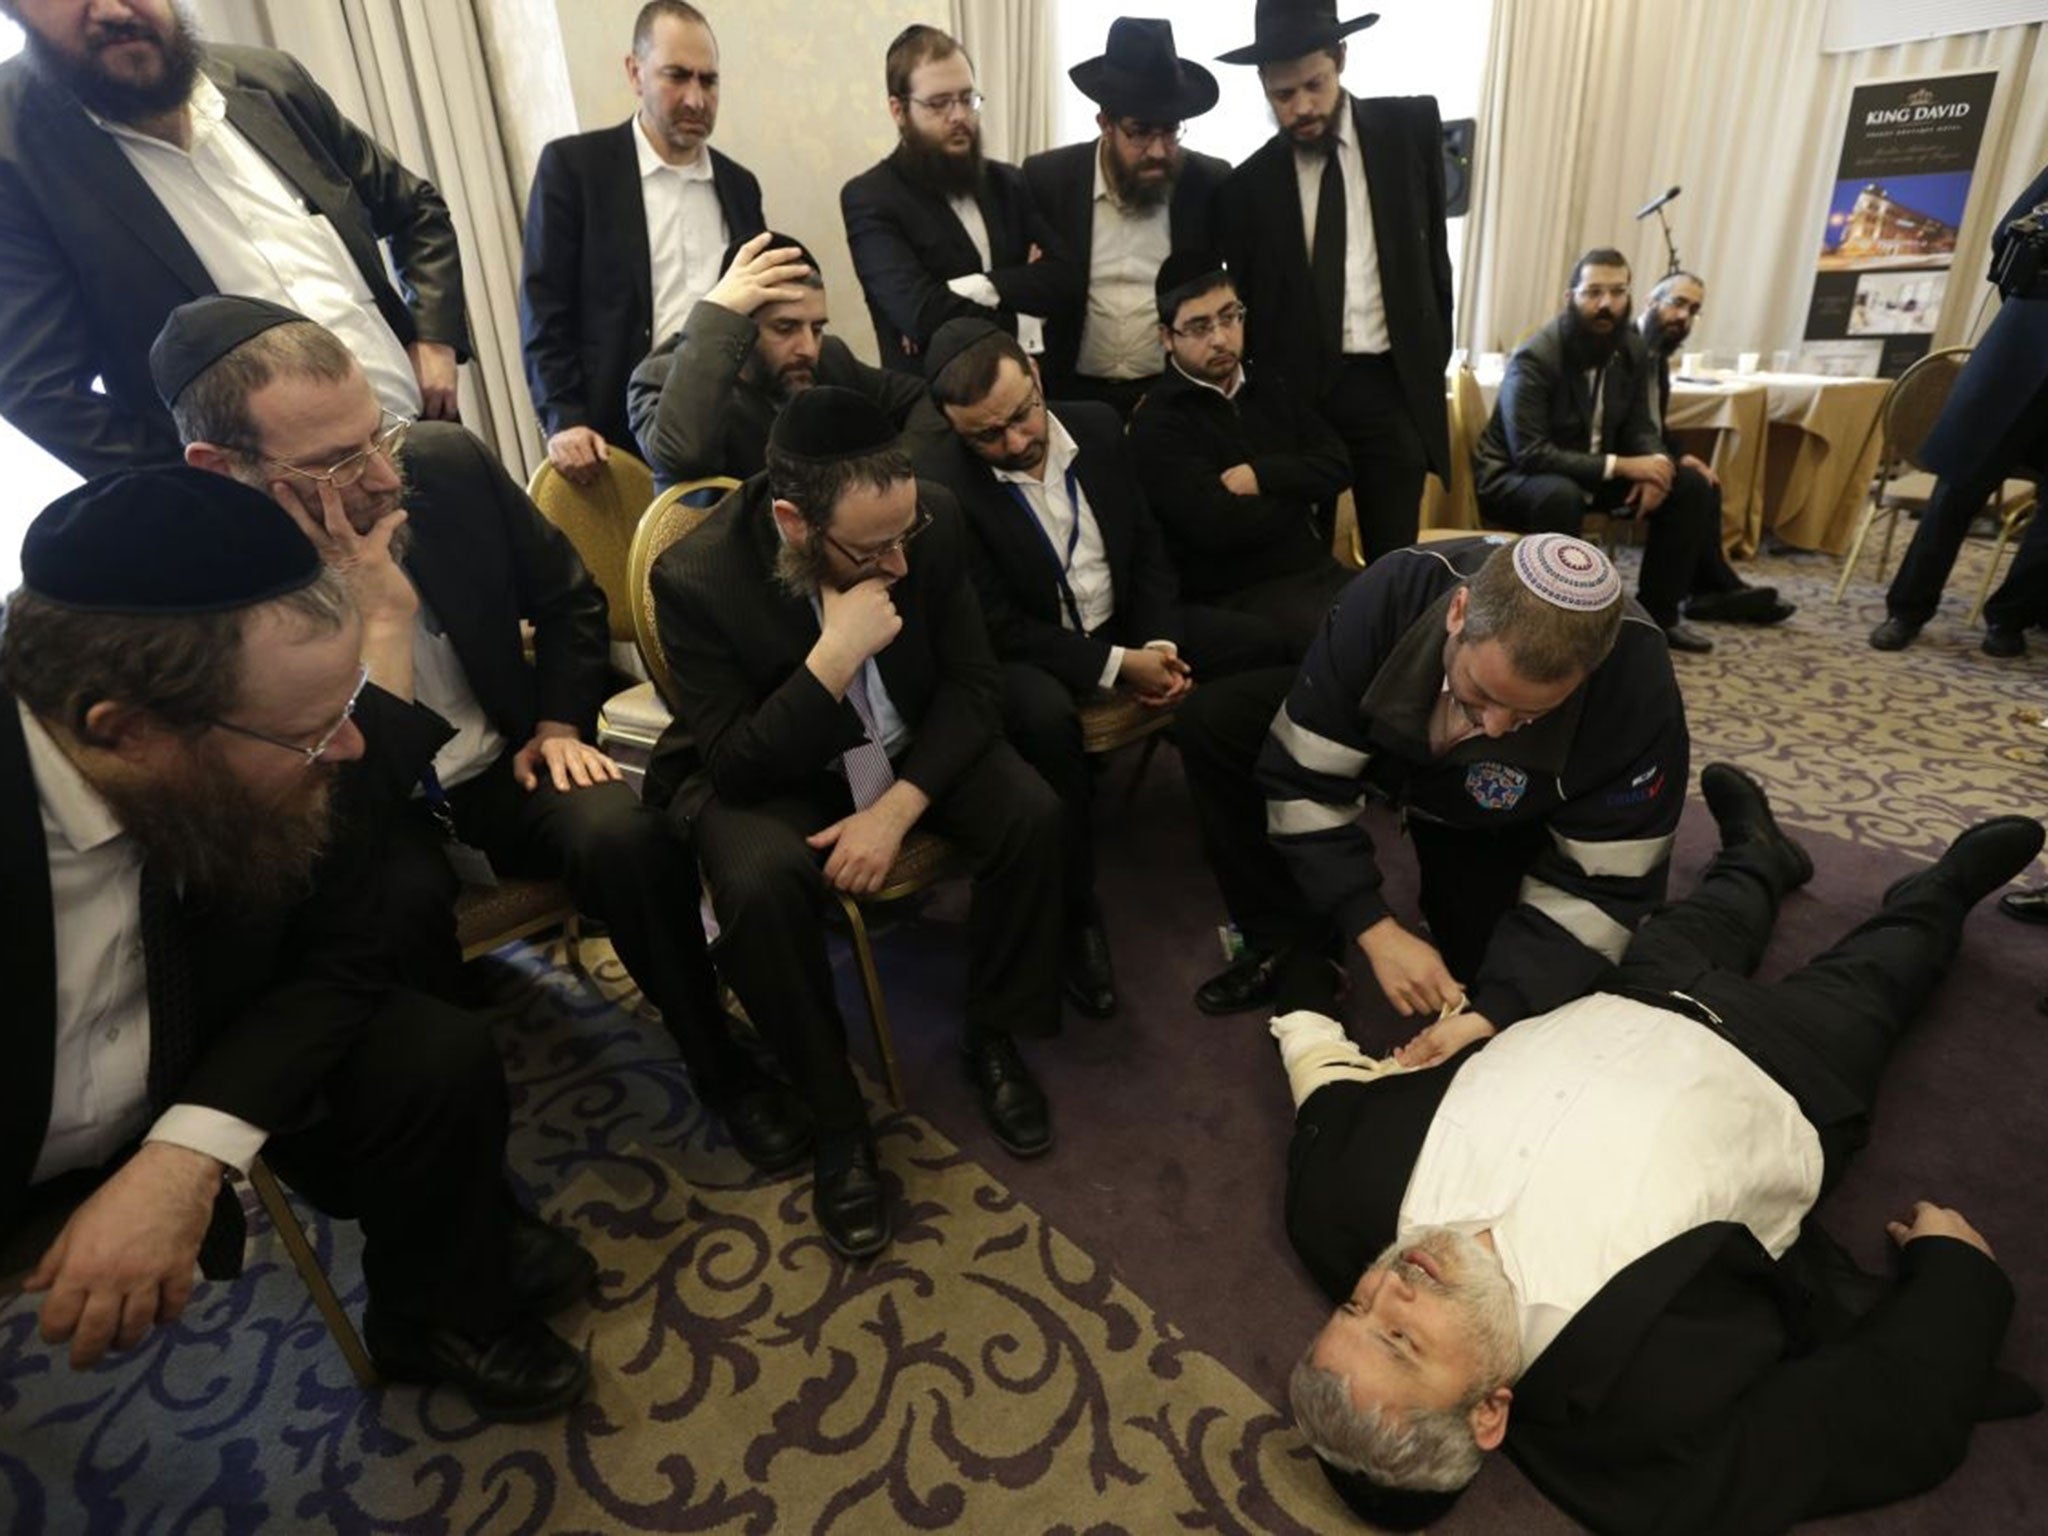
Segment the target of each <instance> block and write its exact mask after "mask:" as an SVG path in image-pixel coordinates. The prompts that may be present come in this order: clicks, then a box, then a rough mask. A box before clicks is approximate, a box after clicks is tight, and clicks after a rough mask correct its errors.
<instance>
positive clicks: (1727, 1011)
mask: <svg viewBox="0 0 2048 1536" xmlns="http://www.w3.org/2000/svg"><path fill="white" fill-rule="evenodd" d="M1968 913H1969V905H1968V904H1967V903H1966V902H1965V901H1964V900H1963V899H1962V897H1961V896H1959V895H1958V894H1957V893H1956V892H1954V891H1953V890H1951V889H1950V888H1949V887H1948V886H1947V885H1946V884H1944V883H1943V882H1941V881H1938V880H1932V879H1916V880H1912V881H1910V882H1908V883H1907V884H1906V885H1905V886H1904V887H1902V888H1901V889H1900V891H1899V893H1898V896H1897V898H1896V899H1895V900H1892V901H1888V902H1887V903H1886V904H1885V905H1884V906H1883V907H1882V908H1880V909H1879V910H1878V912H1877V913H1876V914H1875V915H1874V916H1872V917H1870V918H1868V919H1866V920H1865V921H1864V922H1862V923H1860V924H1858V925H1857V926H1856V927H1855V928H1853V929H1851V930H1850V932H1849V933H1848V934H1846V935H1845V936H1844V937H1843V938H1842V939H1841V940H1840V941H1839V942H1837V943H1836V944H1835V945H1834V946H1833V947H1832V948H1830V949H1829V950H1827V952H1826V953H1824V954H1822V955H1819V956H1818V957H1816V958H1815V959H1813V960H1811V961H1809V962H1808V963H1807V964H1806V965H1805V966H1804V967H1803V968H1802V969H1800V970H1798V971H1795V972H1793V973H1792V974H1791V975H1789V976H1787V977H1785V978H1784V979H1783V980H1781V981H1778V982H1775V983H1771V984H1763V983H1759V982H1757V981H1755V980H1753V979H1751V978H1752V973H1753V972H1754V971H1755V970H1756V967H1757V963H1758V962H1759V961H1760V960H1761V959H1762V958H1763V953H1764V949H1765V947H1766V946H1767V945H1768V944H1769V942H1770V937H1771V929H1772V927H1773V926H1774V925H1775V923H1776V921H1777V915H1778V891H1777V888H1776V887H1775V886H1774V885H1773V884H1772V882H1771V880H1770V879H1769V878H1768V877H1767V876H1766V875H1765V873H1764V872H1763V870H1762V868H1761V866H1760V865H1759V863H1758V862H1757V857H1756V850H1755V847H1754V845H1751V844H1740V845H1738V846H1736V847H1735V848H1733V849H1729V850H1726V851H1724V852H1722V853H1720V854H1718V855H1716V856H1715V858H1714V860H1713V862H1712V863H1711V864H1709V865H1708V866H1707V872H1706V874H1705V875H1704V876H1703V877H1702V879H1701V880H1700V883H1699V885H1698V887H1697V888H1696V889H1695V890H1694V891H1693V893H1692V894H1691V895H1690V896H1688V897H1686V899H1685V900H1683V901H1681V902H1677V903H1675V904H1673V905H1671V906H1669V907H1666V908H1664V909H1663V910H1662V911H1660V912H1658V913H1657V914H1655V915H1654V916H1652V917H1651V918H1649V919H1648V920H1647V921H1645V922H1644V923H1643V925H1642V927H1640V928H1638V929H1637V930H1636V934H1635V937H1634V938H1633V939H1631V940H1630V941H1629V947H1628V950H1627V952H1626V953H1625V954H1624V955H1623V957H1622V960H1621V964H1620V965H1619V966H1618V967H1617V968H1616V970H1615V971H1614V973H1613V978H1612V980H1611V982H1609V983H1605V984H1603V990H1612V989H1614V988H1620V989H1623V990H1627V991H1630V992H1634V993H1636V994H1638V995H1644V994H1661V993H1671V992H1679V993H1683V994H1685V995H1686V997H1688V998H1692V999H1696V1000H1697V1001H1698V1002H1700V1003H1703V1004H1705V1005H1706V1008H1707V1009H1709V1010H1711V1012H1712V1013H1713V1014H1714V1015H1716V1016H1718V1018H1719V1019H1720V1021H1721V1022H1720V1023H1719V1024H1718V1025H1712V1024H1710V1027H1714V1028H1718V1029H1719V1030H1720V1032H1721V1033H1722V1034H1723V1035H1725V1036H1726V1037H1727V1038H1728V1039H1729V1040H1731V1041H1732V1042H1733V1043H1734V1044H1735V1045H1736V1046H1738V1047H1739V1048H1740V1049H1741V1050H1742V1051H1743V1052H1744V1053H1745V1054H1747V1055H1748V1056H1749V1057H1750V1058H1751V1059H1752V1060H1753V1061H1755V1062H1756V1063H1757V1064H1758V1065H1759V1066H1761V1067H1762V1068H1763V1069H1764V1070H1765V1071H1766V1072H1768V1073H1769V1074H1770V1075H1771V1076H1772V1077H1773V1078H1774V1079H1775V1080H1776V1081H1777V1082H1778V1083H1779V1084H1780V1085H1781V1086H1782V1087H1783V1088H1784V1089H1785V1090H1786V1091H1787V1092H1788V1093H1790V1094H1791V1095H1792V1096H1793V1097H1794V1098H1795V1099H1797V1100H1798V1101H1799V1107H1800V1109H1801V1111H1802V1112H1803V1113H1804V1114H1805V1115H1806V1117H1807V1119H1808V1120H1810V1121H1812V1123H1813V1125H1814V1127H1815V1129H1816V1130H1818V1131H1819V1132H1820V1139H1821V1149H1822V1152H1823V1154H1824V1156H1825V1159H1826V1174H1825V1185H1826V1186H1827V1187H1832V1185H1833V1183H1834V1182H1835V1180H1837V1179H1838V1178H1839V1177H1840V1176H1841V1174H1842V1172H1843V1170H1844V1169H1845V1168H1846V1166H1847V1164H1848V1161H1849V1159H1850V1157H1851V1156H1852V1155H1853V1153H1854V1152H1855V1150H1856V1149H1857V1148H1858V1147H1860V1146H1862V1145H1863V1143H1864V1141H1865V1140H1866V1139H1867V1138H1868V1135H1869V1118H1870V1108H1871V1105H1872V1104H1873V1102H1875V1100H1876V1097H1877V1088H1878V1083H1879V1080H1880V1079H1881V1078H1882V1077H1883V1075H1884V1068H1885V1063H1886V1062H1887V1061H1888V1060H1889V1059H1890V1057H1891V1053H1892V1048H1893V1047H1894V1046H1896V1045H1897V1044H1898V1042H1899V1040H1900V1039H1901V1038H1902V1037H1903V1036H1904V1035H1905V1032H1906V1029H1907V1027H1908V1026H1909V1025H1910V1024H1911V1023H1912V1022H1913V1020H1914V1019H1915V1018H1916V1017H1917V1016H1918V1015H1919V1014H1920V1012H1921V1011H1922V1010H1923V1009H1924V1008H1925V1007H1926V1006H1927V1002H1928V1000H1929V999H1930V998H1931V997H1932V996H1933V994H1934V989H1935V987H1936V986H1937V985H1938V984H1939V983H1940V981H1941V979H1942V977H1943V976H1945V975H1946V974H1947V973H1948V968H1949V966H1950V964H1951V963H1952V962H1953V961H1954V959H1955V954H1956V948H1957V945H1958V944H1959V943H1960V942H1961V938H1962V926H1963V919H1964V918H1965V917H1966V916H1967V915H1968ZM1680 1011H1687V1010H1685V1009H1683V1008H1681V1009H1680Z"/></svg>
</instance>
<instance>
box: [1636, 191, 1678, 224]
mask: <svg viewBox="0 0 2048 1536" xmlns="http://www.w3.org/2000/svg"><path fill="white" fill-rule="evenodd" d="M1676 196H1678V188H1676V187H1673V188H1672V189H1671V190H1670V191H1669V192H1666V193H1665V194H1664V195H1663V196H1662V197H1653V198H1651V199H1650V200H1649V201H1648V202H1647V203H1645V204H1643V206H1642V207H1640V208H1638V209H1637V210H1636V217H1637V218H1639V219H1647V218H1648V217H1649V216H1650V215H1651V214H1653V213H1655V212H1656V211H1657V210H1658V209H1659V208H1662V207H1663V206H1664V205H1665V204H1666V203H1668V202H1670V201H1671V199H1673V198H1674V197H1676Z"/></svg>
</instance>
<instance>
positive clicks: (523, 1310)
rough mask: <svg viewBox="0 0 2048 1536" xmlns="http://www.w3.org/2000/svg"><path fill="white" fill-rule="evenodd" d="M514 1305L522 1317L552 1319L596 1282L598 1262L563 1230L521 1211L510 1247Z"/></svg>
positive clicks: (514, 1227)
mask: <svg viewBox="0 0 2048 1536" xmlns="http://www.w3.org/2000/svg"><path fill="white" fill-rule="evenodd" d="M507 1247H508V1249H509V1253H508V1261H509V1264H510V1267H511V1279H510V1282H509V1284H510V1286H511V1290H512V1300H513V1305H514V1306H516V1307H518V1309H519V1315H520V1316H521V1317H552V1316H554V1314H555V1313H557V1312H560V1311H562V1310H563V1309H564V1308H567V1307H573V1306H575V1305H576V1303H577V1302H579V1301H581V1300H583V1299H584V1298H585V1297H586V1296H588V1295H589V1294H590V1288H591V1286H593V1285H594V1284H596V1283H597V1260H596V1259H594V1258H592V1257H591V1256H590V1250H589V1249H588V1248H585V1247H584V1246H583V1244H581V1243H580V1242H578V1241H577V1240H576V1239H575V1237H574V1236H572V1235H571V1234H569V1233H567V1232H564V1231H563V1230H562V1229H561V1228H560V1227H551V1226H549V1225H548V1224H547V1223H546V1222H544V1221H542V1220H541V1219H540V1218H539V1217H538V1216H529V1215H528V1214H527V1213H526V1212H524V1211H521V1212H520V1213H519V1216H518V1219H517V1220H515V1221H514V1222H513V1223H512V1237H511V1240H510V1242H509V1243H508V1244H507Z"/></svg>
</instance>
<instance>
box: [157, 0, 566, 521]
mask: <svg viewBox="0 0 2048 1536" xmlns="http://www.w3.org/2000/svg"><path fill="white" fill-rule="evenodd" d="M194 9H195V12H196V14H197V16H198V19H199V22H200V24H201V26H202V27H203V28H204V30H205V32H206V35H207V36H208V37H211V38H213V39H215V40H217V41H221V42H230V43H252V44H256V45H259V46H263V47H269V48H281V49H283V50H284V51H285V52H287V53H289V54H291V55H293V56H294V57H295V58H297V59H298V60H299V62H300V63H302V64H304V65H305V66H306V68H307V70H308V71H310V72H311V74H312V76H313V78H314V79H316V80H318V81H319V82H320V84H321V86H322V88H324V89H325V90H326V91H327V92H328V93H329V94H330V95H331V96H333V97H334V99H335V101H336V102H337V103H338V104H339V105H340V107H341V109H342V111H343V112H344V113H346V114H347V115H348V116H349V117H350V118H351V119H353V120H354V121H355V122H356V123H357V124H358V125H359V126H360V127H362V128H363V129H364V131H366V132H367V133H369V134H370V135H371V136H372V137H374V138H375V139H376V140H377V141H378V142H379V143H380V144H382V145H383V146H384V147H385V148H386V149H388V150H390V151H391V152H392V153H393V154H395V155H396V156H397V157H398V158H399V159H400V160H401V161H403V162H404V163H405V164H406V165H407V166H408V167H410V168H411V169H413V170H415V171H417V172H418V173H419V174H420V175H422V176H425V177H426V178H427V179H428V180H429V181H431V182H433V183H434V185H435V186H436V187H437V188H439V190H440V192H441V195H442V196H443V197H445V198H446V199H447V200H448V209H449V212H450V214H451V215H452V216H453V218H454V220H455V235H456V239H457V240H458V241H459V242H460V244H461V247H462V282H463V290H464V296H465V298H466V301H467V305H468V310H469V329H470V342H471V346H472V348H473V350H474V356H473V357H472V359H471V361H470V363H469V366H467V367H466V368H464V369H463V370H462V386H461V387H462V420H463V424H464V425H465V426H467V427H468V428H469V429H470V430H471V431H473V432H475V433H476V434H477V436H479V437H481V438H482V439H483V440H484V441H485V442H487V443H489V444H491V446H492V447H493V448H495V449H496V450H497V452H498V455H499V457H500V458H501V459H503V460H504V462H505V465H506V467H507V468H508V469H509V470H511V472H512V473H513V474H514V475H515V476H517V477H518V478H519V479H521V480H522V481H523V480H524V479H525V478H526V476H527V474H528V473H529V472H530V471H531V470H532V469H533V467H534V465H535V464H537V463H538V462H539V460H540V458H541V457H542V446H541V442H540V437H539V434H538V430H537V428H536V427H535V425H534V419H533V407H532V403H531V401H530V400H529V398H528V396H527V391H526V382H525V377H524V375H523V374H522V372H521V368H520V353H519V233H520V232H519V214H518V208H517V204H516V203H515V202H514V199H513V194H512V184H511V179H510V177H509V175H508V173H507V170H506V158H505V149H504V142H503V139H502V137H501V136H500V134H499V131H498V118H497V111H496V108H495V107H494V106H493V104H492V100H491V89H490V80H489V78H488V77H487V75H486V73H485V69H484V50H483V42H482V38H481V36H480V35H479V32H478V28H477V19H476V12H475V9H474V6H473V5H472V4H471V0H339V3H334V4H320V5H308V4H305V3H303V0H197V3H196V4H195V7H194Z"/></svg>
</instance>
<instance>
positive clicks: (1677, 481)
mask: <svg viewBox="0 0 2048 1536" xmlns="http://www.w3.org/2000/svg"><path fill="white" fill-rule="evenodd" d="M1628 298H1629V270H1628V260H1627V258H1625V257H1624V256H1623V255H1622V254H1621V252H1619V251H1617V250H1613V249H1611V248H1609V247H1606V246H1601V247H1597V248H1595V249H1593V250H1590V251H1588V252H1586V254H1585V255H1583V256H1581V257H1580V258H1579V259H1578V261H1577V262H1576V263H1574V264H1573V266H1572V274H1571V281H1570V282H1569V283H1568V284H1567V285H1566V287H1565V294H1564V307H1563V308H1562V310H1560V311H1559V313H1558V316H1557V318H1556V319H1555V320H1553V321H1551V322H1550V324H1548V325H1546V326H1544V327H1543V329H1542V330H1540V331H1538V332H1537V333H1536V334H1535V335H1534V336H1531V337H1530V338H1529V339H1528V340H1527V341H1525V342H1523V343H1522V345H1521V346H1520V347H1518V348H1516V349H1515V354H1514V356H1513V357H1511V358H1509V359H1508V370H1507V375H1506V377H1505V378H1503V379H1502V380H1501V387H1500V398H1499V399H1498V400H1497V401H1496V402H1495V403H1494V408H1493V415H1492V417H1491V418H1490V419H1489V420H1488V421H1487V423H1486V428H1485V430H1484V431H1482V432H1481V433H1480V434H1479V448H1478V452H1477V455H1476V459H1477V463H1476V465H1475V469H1476V471H1477V474H1476V480H1477V486H1476V488H1477V490H1478V493H1479V516H1480V519H1481V521H1483V522H1485V523H1486V524H1487V525H1488V526H1490V527H1497V528H1512V529H1515V530H1517V531H1518V532H1522V533H1569V534H1576V533H1577V532H1578V531H1579V525H1580V524H1581V523H1583V522H1584V521H1585V517H1586V514H1587V513H1588V512H1621V511H1622V510H1623V509H1627V511H1628V512H1632V513H1634V514H1636V515H1638V516H1640V517H1643V518H1645V519H1647V521H1648V524H1649V534H1648V537H1647V538H1646V540H1645V541H1644V546H1643V567H1642V572H1641V574H1640V575H1639V576H1638V578H1637V581H1636V595H1637V597H1638V599H1640V601H1641V602H1642V605H1643V607H1644V609H1645V610H1646V611H1647V612H1648V613H1649V615H1650V617H1651V618H1653V619H1655V620H1656V621H1657V623H1658V624H1659V625H1660V626H1662V628H1663V630H1664V638H1665V640H1666V641H1668V642H1669V644H1670V646H1671V648H1672V649H1673V650H1674V651H1694V652H1699V651H1711V650H1712V649H1713V648H1714V642H1713V641H1712V640H1709V639H1708V638H1707V637H1706V636H1705V635H1703V634H1701V633H1700V632H1699V631H1698V630H1697V629H1694V628H1693V627H1692V626H1691V625H1690V624H1688V623H1686V622H1685V620H1684V618H1683V616H1682V614H1681V612H1680V606H1679V605H1680V604H1681V603H1682V602H1683V601H1684V600H1685V598H1686V597H1688V596H1689V595H1691V593H1692V592H1693V591H1694V590H1695V589H1696V588H1695V583H1696V581H1697V579H1698V572H1699V570H1700V568H1701V566H1702V565H1703V564H1712V563H1713V562H1714V560H1715V559H1717V558H1718V551H1719V549H1720V541H1721V516H1720V505H1719V497H1717V496H1715V495H1714V494H1713V488H1712V487H1711V486H1709V485H1708V484H1707V482H1706V479H1705V477H1704V476H1702V475H1701V474H1700V473H1699V471H1697V470H1694V469H1680V468H1678V466H1677V465H1675V464H1673V462H1672V461H1671V457H1670V455H1669V454H1668V453H1667V452H1666V451H1665V445H1664V440H1663V438H1662V437H1661V436H1659V435H1658V432H1657V428H1656V425H1655V423H1654V422H1653V421H1652V420H1651V416H1650V406H1651V400H1652V398H1653V395H1652V388H1653V386H1652V384H1651V381H1650V379H1649V378H1648V370H1649V360H1648V357H1647V356H1646V355H1645V353H1644V350H1643V345H1642V342H1641V339H1640V338H1638V337H1637V336H1636V334H1635V331H1634V329H1633V328H1632V327H1631V326H1630V325H1629V323H1628Z"/></svg>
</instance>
